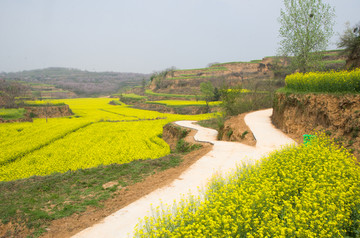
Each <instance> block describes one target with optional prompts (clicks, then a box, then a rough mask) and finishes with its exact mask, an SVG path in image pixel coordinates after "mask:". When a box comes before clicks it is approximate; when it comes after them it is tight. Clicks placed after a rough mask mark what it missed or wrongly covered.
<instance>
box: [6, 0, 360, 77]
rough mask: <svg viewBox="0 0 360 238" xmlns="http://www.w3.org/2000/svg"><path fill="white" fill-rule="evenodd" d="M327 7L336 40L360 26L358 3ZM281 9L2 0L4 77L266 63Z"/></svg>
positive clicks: (251, 1) (242, 4)
mask: <svg viewBox="0 0 360 238" xmlns="http://www.w3.org/2000/svg"><path fill="white" fill-rule="evenodd" d="M323 1H324V2H328V3H329V4H330V5H331V6H334V7H335V11H336V16H337V17H336V19H335V20H336V25H335V28H334V30H335V32H336V33H342V32H343V31H344V29H345V26H344V25H345V22H346V21H349V22H350V23H351V25H354V24H355V23H357V22H359V21H360V14H359V10H360V0H323ZM282 6H283V5H282V0H271V1H269V0H126V1H125V0H0V72H1V71H4V72H14V71H20V70H29V69H40V68H46V67H70V68H78V69H82V70H89V71H118V72H138V73H151V72H153V71H157V70H163V69H165V68H168V67H171V66H175V67H177V68H181V69H185V68H199V67H205V66H206V65H207V64H208V63H211V62H230V61H248V60H253V59H261V58H263V57H265V56H271V55H275V54H276V50H277V48H278V42H279V38H278V30H279V23H278V21H277V18H278V17H279V15H280V8H281V7H282ZM337 40H338V35H337V34H335V35H334V37H333V38H332V42H336V41H337ZM329 48H330V49H335V48H336V46H335V45H332V46H330V47H329Z"/></svg>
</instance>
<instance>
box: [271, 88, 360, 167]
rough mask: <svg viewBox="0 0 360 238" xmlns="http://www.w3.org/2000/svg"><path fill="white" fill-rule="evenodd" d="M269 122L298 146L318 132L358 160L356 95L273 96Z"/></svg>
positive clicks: (358, 98) (359, 108) (359, 129)
mask: <svg viewBox="0 0 360 238" xmlns="http://www.w3.org/2000/svg"><path fill="white" fill-rule="evenodd" d="M272 121H273V123H274V125H275V126H277V127H278V128H280V129H281V130H282V131H284V132H285V133H288V134H289V135H290V136H292V137H293V138H294V139H295V140H297V141H298V142H301V141H302V135H303V134H311V133H313V131H314V130H322V131H324V132H325V133H326V134H328V135H330V136H331V137H332V138H334V139H335V141H338V142H339V143H341V144H342V145H343V146H344V147H347V148H349V149H350V150H351V151H353V152H354V155H355V156H356V157H357V158H358V160H359V159H360V95H325V94H316V95H315V94H289V95H286V94H283V93H277V94H276V96H275V99H274V111H273V115H272Z"/></svg>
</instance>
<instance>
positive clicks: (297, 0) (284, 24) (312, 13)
mask: <svg viewBox="0 0 360 238" xmlns="http://www.w3.org/2000/svg"><path fill="white" fill-rule="evenodd" d="M334 17H335V9H334V8H333V7H331V6H330V5H329V4H327V3H323V2H322V1H321V0H284V9H281V12H280V18H279V22H280V25H281V27H280V30H279V34H280V37H281V38H282V40H281V41H280V48H279V53H280V54H281V55H283V56H293V58H292V60H291V66H292V68H293V69H294V70H299V71H300V72H307V71H310V70H314V69H317V68H318V67H319V66H320V60H321V59H322V53H321V51H324V50H326V47H327V45H328V42H329V39H330V37H331V36H332V34H333V26H334V23H335V22H334Z"/></svg>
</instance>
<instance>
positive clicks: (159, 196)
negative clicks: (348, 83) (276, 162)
mask: <svg viewBox="0 0 360 238" xmlns="http://www.w3.org/2000/svg"><path fill="white" fill-rule="evenodd" d="M271 114H272V109H267V110H261V111H256V112H252V113H249V114H247V115H246V117H245V122H246V124H247V125H248V126H249V128H250V129H251V130H252V132H253V134H254V136H255V138H256V140H257V144H256V146H255V147H251V146H247V145H244V144H241V143H237V142H225V141H217V140H216V135H217V131H215V130H212V129H208V128H203V127H201V126H199V125H195V124H193V123H192V122H191V121H178V122H176V124H178V125H180V126H183V127H188V128H193V129H196V130H197V131H198V133H197V134H196V135H195V137H194V138H195V140H197V141H203V142H209V143H212V144H213V145H214V147H213V150H212V151H210V152H209V153H208V154H206V155H205V156H203V157H202V158H201V159H199V160H198V161H197V162H196V163H195V164H193V165H192V166H191V167H190V168H189V169H188V170H187V171H185V172H184V173H183V174H182V175H181V176H180V177H179V178H178V179H176V180H175V181H174V182H173V183H171V184H170V185H169V186H166V187H163V188H160V189H158V190H156V191H154V192H152V193H150V194H149V195H147V196H145V197H142V198H141V199H139V200H137V201H135V202H134V203H132V204H130V205H128V206H126V207H124V208H122V209H120V210H119V211H117V212H115V213H114V214H112V215H110V216H108V217H106V218H105V219H104V220H103V221H102V222H100V223H98V224H96V225H94V226H92V227H89V228H87V229H85V230H83V231H81V232H80V233H78V234H76V235H75V236H73V237H74V238H82V237H84V238H85V237H86V238H92V237H94V238H95V237H96V238H99V237H106V238H108V237H132V231H133V229H134V227H135V225H136V224H137V223H138V220H139V218H143V217H145V216H149V215H151V211H150V210H151V207H153V208H156V207H157V206H160V205H161V203H162V204H172V203H173V202H174V200H180V199H181V197H182V196H183V195H186V194H188V193H189V192H191V193H192V194H197V193H199V188H203V187H204V186H206V184H207V183H208V182H209V181H210V180H211V178H212V177H213V176H214V174H224V173H228V172H230V171H231V170H233V169H234V168H236V165H237V164H242V163H245V164H252V163H254V162H255V161H256V160H259V159H260V158H261V157H263V156H265V155H266V154H267V153H269V152H270V151H273V150H275V149H279V148H281V146H283V145H285V144H293V143H295V142H294V141H293V140H292V139H290V138H288V137H287V136H286V135H284V134H283V133H282V132H281V131H279V130H278V129H276V128H275V127H274V126H273V125H272V124H271V121H270V115H271Z"/></svg>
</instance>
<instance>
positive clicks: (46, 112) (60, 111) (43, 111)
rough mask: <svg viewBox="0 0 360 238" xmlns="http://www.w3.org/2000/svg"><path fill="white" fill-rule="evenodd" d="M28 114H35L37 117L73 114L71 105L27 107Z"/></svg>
mask: <svg viewBox="0 0 360 238" xmlns="http://www.w3.org/2000/svg"><path fill="white" fill-rule="evenodd" d="M25 109H26V111H27V114H31V113H32V114H34V115H35V117H37V118H46V117H48V118H53V117H65V116H71V115H72V112H71V110H70V108H69V105H62V106H49V107H25Z"/></svg>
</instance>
